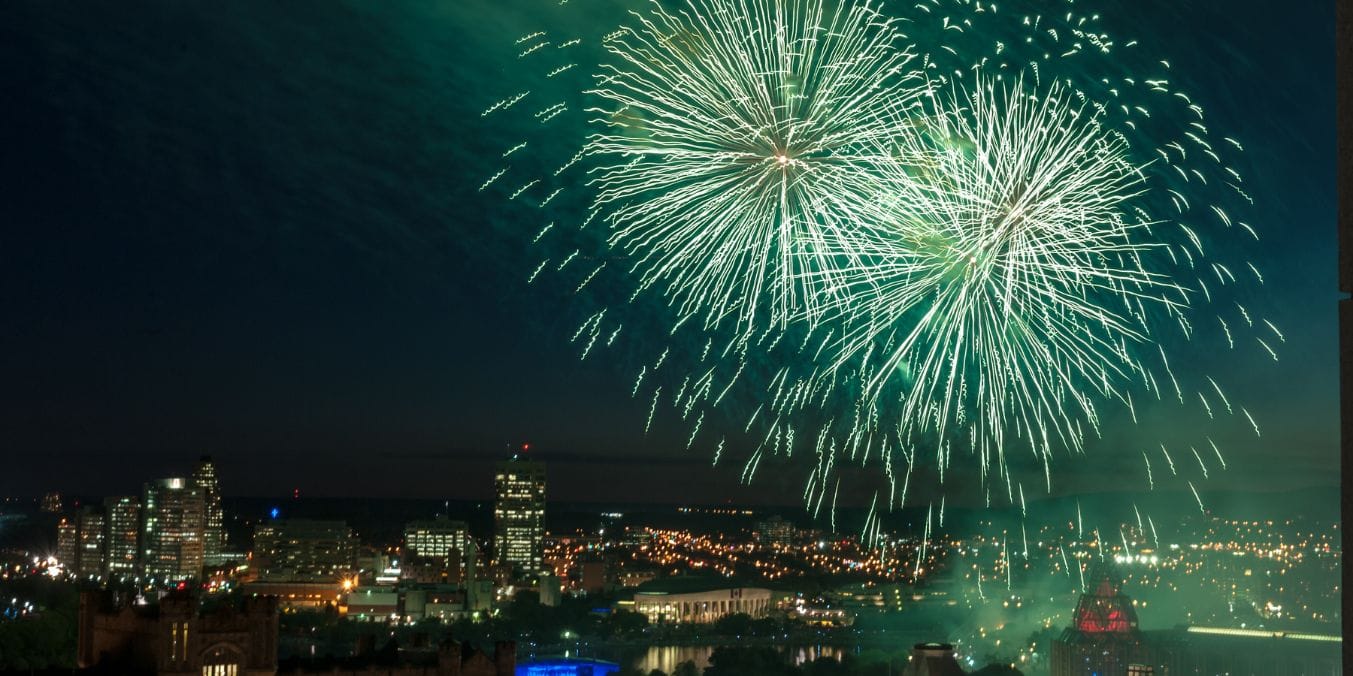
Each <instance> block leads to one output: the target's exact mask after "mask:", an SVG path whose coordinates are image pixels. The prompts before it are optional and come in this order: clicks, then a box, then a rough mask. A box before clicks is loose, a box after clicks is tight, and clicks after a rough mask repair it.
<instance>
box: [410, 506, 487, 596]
mask: <svg viewBox="0 0 1353 676" xmlns="http://www.w3.org/2000/svg"><path fill="white" fill-rule="evenodd" d="M404 549H405V554H406V555H408V556H410V557H417V558H425V559H436V560H437V561H438V562H439V563H440V564H441V565H443V566H446V567H447V568H448V570H449V569H451V568H454V569H455V570H454V571H453V573H454V575H453V577H455V579H456V581H460V580H467V579H470V578H472V577H473V576H474V564H475V550H474V542H473V541H471V539H470V527H469V526H468V525H467V524H466V523H465V522H464V521H452V520H451V519H448V518H446V517H445V516H439V517H437V518H436V519H433V520H430V521H411V522H409V524H408V525H406V526H405V527H404Z"/></svg>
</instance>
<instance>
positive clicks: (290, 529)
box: [253, 519, 357, 582]
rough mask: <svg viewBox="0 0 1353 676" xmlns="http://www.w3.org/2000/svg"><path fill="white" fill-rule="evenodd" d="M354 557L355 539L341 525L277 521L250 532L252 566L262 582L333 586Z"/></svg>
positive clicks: (344, 575) (350, 567) (348, 571)
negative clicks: (252, 546) (252, 537)
mask: <svg viewBox="0 0 1353 676" xmlns="http://www.w3.org/2000/svg"><path fill="white" fill-rule="evenodd" d="M356 556H357V536H356V534H355V533H353V531H352V529H351V528H349V527H348V524H346V523H344V522H342V521H327V520H319V519H278V520H276V521H268V522H265V523H262V524H259V525H258V527H256V528H255V529H254V555H253V566H254V568H255V569H256V570H258V574H259V580H262V581H264V582H337V581H339V580H342V579H345V578H347V577H348V576H349V575H350V574H351V573H352V572H353V570H354V567H355V566H354V562H355V560H356Z"/></svg>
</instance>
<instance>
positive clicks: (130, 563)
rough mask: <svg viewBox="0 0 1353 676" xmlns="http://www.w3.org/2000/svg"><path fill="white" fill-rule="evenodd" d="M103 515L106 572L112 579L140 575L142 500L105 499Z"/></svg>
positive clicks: (123, 496) (123, 497)
mask: <svg viewBox="0 0 1353 676" xmlns="http://www.w3.org/2000/svg"><path fill="white" fill-rule="evenodd" d="M103 512H104V521H103V523H104V529H105V532H104V537H103V540H104V570H103V572H104V573H105V574H107V575H110V576H112V575H117V576H127V575H133V574H134V573H135V572H136V561H137V540H138V536H139V535H140V533H141V501H140V500H138V499H136V497H135V496H132V495H122V496H113V497H109V498H105V499H104V501H103Z"/></svg>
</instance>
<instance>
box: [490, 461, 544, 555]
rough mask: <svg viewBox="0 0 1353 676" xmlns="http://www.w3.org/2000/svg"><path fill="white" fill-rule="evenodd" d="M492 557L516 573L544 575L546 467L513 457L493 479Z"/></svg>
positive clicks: (500, 466)
mask: <svg viewBox="0 0 1353 676" xmlns="http://www.w3.org/2000/svg"><path fill="white" fill-rule="evenodd" d="M494 488H495V495H496V496H497V501H496V502H495V503H494V507H493V523H494V535H493V556H494V562H495V563H496V564H497V565H499V566H504V567H507V566H510V567H511V568H512V570H513V571H514V573H516V574H519V575H520V574H525V575H537V574H539V573H540V572H541V569H542V567H543V559H544V541H545V465H544V464H543V463H539V462H532V461H530V460H522V459H520V458H519V457H518V456H515V455H514V456H513V457H512V459H511V460H508V461H506V462H502V463H499V464H498V471H497V473H496V474H495V476H494Z"/></svg>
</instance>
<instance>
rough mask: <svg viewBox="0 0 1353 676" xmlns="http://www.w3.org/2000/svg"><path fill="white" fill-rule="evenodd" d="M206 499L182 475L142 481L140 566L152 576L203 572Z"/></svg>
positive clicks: (193, 575) (185, 576)
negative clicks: (143, 486)
mask: <svg viewBox="0 0 1353 676" xmlns="http://www.w3.org/2000/svg"><path fill="white" fill-rule="evenodd" d="M204 524H205V502H204V501H203V499H202V491H201V490H199V489H198V488H197V487H195V486H193V485H192V484H191V483H190V482H189V481H188V480H186V479H183V478H181V477H174V478H170V479H161V480H159V481H154V482H151V483H148V484H146V485H145V488H144V490H143V492H142V495H141V568H142V570H143V571H144V573H145V575H146V576H147V577H149V578H151V579H154V580H163V581H170V582H172V581H178V580H185V579H189V578H197V577H199V576H201V574H202V564H203V556H202V555H203V549H202V540H203V528H204Z"/></svg>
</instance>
